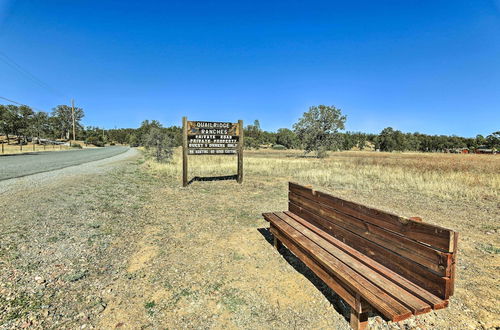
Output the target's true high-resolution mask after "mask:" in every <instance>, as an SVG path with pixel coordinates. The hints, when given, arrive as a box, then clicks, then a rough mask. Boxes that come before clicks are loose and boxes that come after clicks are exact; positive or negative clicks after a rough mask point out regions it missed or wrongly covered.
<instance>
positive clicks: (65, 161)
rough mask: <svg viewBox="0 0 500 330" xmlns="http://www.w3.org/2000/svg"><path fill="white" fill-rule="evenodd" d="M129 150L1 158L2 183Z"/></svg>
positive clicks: (112, 148) (51, 153) (34, 154)
mask: <svg viewBox="0 0 500 330" xmlns="http://www.w3.org/2000/svg"><path fill="white" fill-rule="evenodd" d="M127 150H129V148H128V147H107V148H95V149H83V150H68V151H57V152H33V153H29V154H14V155H5V156H0V181H1V180H6V179H12V178H18V177H22V176H26V175H31V174H35V173H41V172H47V171H52V170H57V169H61V168H65V167H68V166H75V165H80V164H83V163H87V162H92V161H95V160H100V159H104V158H108V157H112V156H116V155H118V154H121V153H124V152H125V151H127Z"/></svg>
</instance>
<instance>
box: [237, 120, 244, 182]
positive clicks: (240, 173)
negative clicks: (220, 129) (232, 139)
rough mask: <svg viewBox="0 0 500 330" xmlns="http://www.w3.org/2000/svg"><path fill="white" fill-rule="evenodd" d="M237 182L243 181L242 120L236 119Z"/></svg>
mask: <svg viewBox="0 0 500 330" xmlns="http://www.w3.org/2000/svg"><path fill="white" fill-rule="evenodd" d="M238 133H239V137H240V139H239V143H238V183H243V142H244V141H243V120H238Z"/></svg>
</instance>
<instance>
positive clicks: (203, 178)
mask: <svg viewBox="0 0 500 330" xmlns="http://www.w3.org/2000/svg"><path fill="white" fill-rule="evenodd" d="M237 179H238V175H237V174H235V175H222V176H195V177H194V178H192V179H191V180H189V182H188V185H190V184H191V183H193V182H195V181H224V180H237Z"/></svg>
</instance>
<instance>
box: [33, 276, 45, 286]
mask: <svg viewBox="0 0 500 330" xmlns="http://www.w3.org/2000/svg"><path fill="white" fill-rule="evenodd" d="M35 281H36V282H37V283H38V284H42V283H43V282H45V280H44V279H43V277H41V276H35Z"/></svg>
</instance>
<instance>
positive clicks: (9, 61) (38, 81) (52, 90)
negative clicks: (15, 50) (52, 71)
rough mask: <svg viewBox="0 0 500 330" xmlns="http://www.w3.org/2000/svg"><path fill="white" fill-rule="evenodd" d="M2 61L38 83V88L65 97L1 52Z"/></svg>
mask: <svg viewBox="0 0 500 330" xmlns="http://www.w3.org/2000/svg"><path fill="white" fill-rule="evenodd" d="M0 60H1V61H2V62H4V63H5V64H7V65H8V66H10V67H11V68H12V69H14V70H15V71H17V72H19V73H21V74H22V75H24V76H25V77H27V78H28V79H30V80H31V81H32V82H34V83H36V84H37V85H38V86H40V87H42V88H45V89H47V90H49V91H51V92H53V93H55V94H58V95H60V96H64V94H63V93H62V92H60V91H59V90H57V89H55V88H54V87H52V86H50V85H49V84H47V83H45V82H44V81H42V80H41V79H39V78H37V77H36V76H35V75H34V74H32V73H31V72H29V71H28V70H26V69H24V68H23V67H22V66H21V65H19V64H18V63H17V62H16V61H14V60H13V59H12V58H10V57H9V56H7V54H5V53H4V52H2V51H0Z"/></svg>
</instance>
